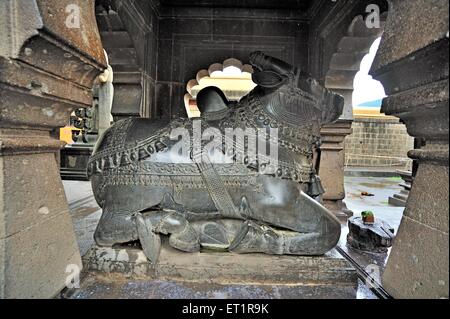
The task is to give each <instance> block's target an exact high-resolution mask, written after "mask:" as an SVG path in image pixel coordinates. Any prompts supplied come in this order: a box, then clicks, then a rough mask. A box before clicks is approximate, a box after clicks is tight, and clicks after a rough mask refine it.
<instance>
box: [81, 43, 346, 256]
mask: <svg viewBox="0 0 450 319" xmlns="http://www.w3.org/2000/svg"><path fill="white" fill-rule="evenodd" d="M250 63H251V64H252V65H253V67H254V68H255V69H256V73H255V74H254V75H253V81H254V82H255V83H256V84H258V86H257V87H256V88H255V89H254V90H253V91H252V92H250V93H249V94H248V95H247V96H245V97H244V98H242V99H241V101H240V102H239V103H238V104H237V105H233V106H231V105H229V103H228V101H227V100H226V98H225V96H224V95H223V93H222V92H221V91H220V90H219V89H217V88H207V89H204V90H203V91H201V92H200V93H199V94H198V97H197V102H198V105H199V107H200V109H201V111H202V118H201V119H200V121H198V122H196V121H194V120H190V119H178V120H172V121H170V122H169V121H162V120H156V119H139V118H130V119H126V120H122V121H120V122H117V123H116V124H114V125H113V126H112V127H111V128H110V129H109V130H108V131H107V132H106V133H105V134H104V136H103V137H102V139H101V140H100V141H99V142H98V144H97V148H96V150H95V152H94V154H93V156H92V158H91V160H90V162H89V167H88V173H89V176H90V178H91V181H92V186H93V190H94V194H95V197H96V200H97V202H98V203H99V205H100V206H101V207H102V208H103V215H102V217H101V219H100V222H99V225H98V227H97V230H96V232H95V240H96V242H97V244H98V245H100V246H112V245H114V244H119V243H127V242H131V241H136V240H139V241H140V242H141V244H142V247H143V250H144V252H145V254H146V256H147V257H148V258H149V259H150V261H152V262H156V261H157V258H158V256H159V250H160V245H161V238H160V237H161V235H167V236H169V243H170V245H172V246H173V247H175V248H177V249H179V250H182V251H186V252H194V251H198V250H200V249H201V248H202V247H206V248H209V249H221V250H228V251H233V252H237V253H252V252H261V253H267V254H293V255H321V254H324V253H325V252H327V251H328V250H330V249H332V248H333V247H334V246H335V245H336V243H337V241H338V240H339V237H340V229H341V228H340V224H339V221H338V220H337V219H336V217H335V216H334V215H333V214H332V213H330V212H329V211H328V210H327V209H325V208H324V207H323V206H322V205H321V204H320V203H319V202H318V201H317V200H315V199H319V198H320V195H321V193H323V189H322V188H321V185H320V179H319V178H318V177H317V176H316V174H315V170H314V167H313V148H314V146H317V145H319V143H320V128H321V126H322V125H323V124H325V123H330V122H333V121H335V120H337V119H338V118H339V116H340V114H341V113H342V108H343V98H342V97H341V96H339V95H336V94H334V93H332V92H331V91H328V90H327V89H325V88H323V87H322V86H321V85H320V84H319V83H318V82H317V81H316V80H314V79H312V78H309V77H308V76H306V75H304V74H303V73H301V72H300V71H299V70H298V69H297V68H295V67H293V66H291V65H289V64H287V63H285V62H283V61H280V60H278V59H275V58H272V57H269V56H266V55H264V54H263V53H261V52H255V53H253V54H252V55H251V56H250ZM198 128H201V132H203V131H205V130H206V131H207V130H209V131H210V132H211V130H212V132H215V133H214V134H215V135H219V134H220V133H221V134H223V135H225V138H220V139H219V141H220V142H219V143H216V144H214V145H215V146H214V147H213V148H211V149H208V150H207V151H205V150H204V149H202V148H196V147H195V143H197V145H199V144H198V143H199V139H200V140H201V138H200V137H198V136H196V135H195V134H196V129H198ZM227 129H234V130H236V129H242V130H243V131H244V130H246V129H247V131H245V132H255V131H256V132H259V133H260V135H258V147H259V145H260V144H259V143H260V141H261V139H262V140H264V141H266V142H267V143H269V144H268V145H272V146H273V145H275V146H276V147H277V148H276V150H277V152H278V157H277V158H273V156H272V157H271V156H270V155H273V154H270V155H267V154H265V153H261V154H260V153H257V154H256V155H248V153H249V152H248V151H249V150H250V148H251V147H250V144H251V143H250V142H249V141H254V139H252V137H249V136H247V137H244V139H243V142H242V140H240V141H238V138H236V139H235V137H232V139H230V138H229V137H227V135H226V134H224V133H225V132H226V130H227ZM174 130H175V131H174ZM173 132H178V133H177V134H173ZM180 132H185V135H186V136H187V137H186V136H184V137H185V138H184V139H182V140H180V139H179V136H178V135H181V136H183V134H179V133H180ZM235 132H236V131H235ZM261 132H262V133H261ZM273 132H277V134H278V136H276V134H274V133H273ZM171 134H172V135H175V136H172V138H171ZM214 134H213V135H214ZM261 136H262V138H261ZM174 137H177V139H175V138H174ZM255 139H256V137H255ZM192 140H193V143H191V142H192ZM186 141H187V142H186ZM216 141H217V140H216ZM206 142H208V143H209V142H211V141H210V140H209V139H207V141H203V142H202V143H201V144H200V145H201V146H205V143H206ZM180 145H181V147H180ZM252 145H253V144H252ZM252 154H253V153H252Z"/></svg>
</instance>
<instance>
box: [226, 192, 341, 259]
mask: <svg viewBox="0 0 450 319" xmlns="http://www.w3.org/2000/svg"><path fill="white" fill-rule="evenodd" d="M296 209H298V212H297V214H298V216H299V218H298V221H297V222H298V228H303V229H304V232H297V231H291V230H289V231H288V230H281V229H275V228H272V227H271V226H267V225H265V224H262V223H258V222H254V221H246V222H245V223H244V224H243V225H242V228H241V230H240V231H239V232H238V234H237V235H236V237H235V239H234V241H233V243H232V244H231V246H230V251H234V252H237V253H266V254H274V255H283V254H286V255H323V254H324V253H326V252H327V251H329V250H331V249H332V248H333V247H335V246H336V244H337V242H338V241H339V238H340V234H341V225H340V223H339V220H338V219H337V218H336V217H335V216H334V215H332V213H331V212H329V211H328V210H327V209H326V208H325V207H323V206H322V205H320V204H319V203H317V202H316V201H314V200H313V199H312V198H310V197H309V196H307V195H306V194H304V193H301V195H300V197H299V198H298V200H297V202H296ZM274 226H277V225H274ZM278 226H279V225H278Z"/></svg>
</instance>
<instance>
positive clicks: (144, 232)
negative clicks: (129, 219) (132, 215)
mask: <svg viewBox="0 0 450 319" xmlns="http://www.w3.org/2000/svg"><path fill="white" fill-rule="evenodd" d="M136 228H137V231H138V234H139V240H140V242H141V245H142V249H143V251H144V253H145V255H146V256H147V258H148V259H149V260H150V261H151V262H152V263H156V262H157V260H158V257H159V253H160V250H161V238H160V234H163V235H169V244H170V245H171V246H172V247H174V248H176V249H179V250H181V251H185V252H196V251H199V250H200V241H199V236H198V233H197V232H196V231H195V229H194V228H193V227H192V226H191V225H190V223H189V222H188V221H187V220H186V218H185V217H184V216H183V215H181V214H179V213H177V212H175V211H164V210H161V211H153V212H147V213H140V214H137V215H136Z"/></svg>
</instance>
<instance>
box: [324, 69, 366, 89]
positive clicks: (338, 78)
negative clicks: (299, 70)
mask: <svg viewBox="0 0 450 319" xmlns="http://www.w3.org/2000/svg"><path fill="white" fill-rule="evenodd" d="M356 73H358V71H356V70H352V71H349V70H329V71H328V73H327V76H326V77H325V86H326V87H327V88H329V89H341V90H353V80H354V79H355V75H356Z"/></svg>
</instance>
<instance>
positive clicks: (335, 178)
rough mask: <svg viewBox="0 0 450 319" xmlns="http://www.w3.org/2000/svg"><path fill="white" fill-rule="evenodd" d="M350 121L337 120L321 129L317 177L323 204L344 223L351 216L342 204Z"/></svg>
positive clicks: (350, 132)
mask: <svg viewBox="0 0 450 319" xmlns="http://www.w3.org/2000/svg"><path fill="white" fill-rule="evenodd" d="M352 123H353V121H352V120H344V119H342V120H338V121H337V122H336V123H333V124H329V125H325V126H323V127H322V130H321V135H322V146H321V147H320V151H321V156H320V168H319V175H320V178H321V180H322V185H323V187H324V189H325V194H323V197H322V198H323V203H324V206H325V207H326V208H328V209H329V210H331V211H332V212H333V213H334V214H335V215H336V216H337V217H338V218H339V219H340V220H341V221H343V222H346V221H347V219H348V217H351V216H352V215H353V214H352V212H351V211H349V210H348V209H347V207H346V205H345V203H344V202H343V200H344V198H345V188H344V168H345V147H344V146H345V143H344V141H345V137H346V136H348V135H350V134H352Z"/></svg>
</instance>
